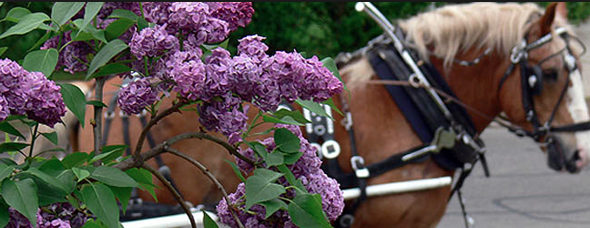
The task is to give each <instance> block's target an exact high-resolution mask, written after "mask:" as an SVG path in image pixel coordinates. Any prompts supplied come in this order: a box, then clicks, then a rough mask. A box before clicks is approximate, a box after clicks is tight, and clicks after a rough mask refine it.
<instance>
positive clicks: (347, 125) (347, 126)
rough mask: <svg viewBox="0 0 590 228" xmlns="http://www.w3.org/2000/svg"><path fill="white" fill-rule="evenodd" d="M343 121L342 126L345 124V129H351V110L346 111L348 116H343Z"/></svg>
mask: <svg viewBox="0 0 590 228" xmlns="http://www.w3.org/2000/svg"><path fill="white" fill-rule="evenodd" d="M341 121H342V122H340V124H341V125H342V126H344V129H346V130H347V131H349V130H350V127H352V113H350V112H346V117H345V118H342V120H341Z"/></svg>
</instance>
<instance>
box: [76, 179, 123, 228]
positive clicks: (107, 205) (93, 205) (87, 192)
mask: <svg viewBox="0 0 590 228" xmlns="http://www.w3.org/2000/svg"><path fill="white" fill-rule="evenodd" d="M81 193H82V198H83V200H84V204H86V206H87V207H88V209H89V210H90V212H92V214H94V215H96V217H97V218H98V219H100V221H102V222H104V223H105V225H107V227H119V206H117V200H116V199H115V195H114V194H113V192H112V191H111V190H110V189H109V188H108V187H107V186H105V185H103V184H100V183H96V184H90V185H87V186H85V187H84V188H82V191H81Z"/></svg>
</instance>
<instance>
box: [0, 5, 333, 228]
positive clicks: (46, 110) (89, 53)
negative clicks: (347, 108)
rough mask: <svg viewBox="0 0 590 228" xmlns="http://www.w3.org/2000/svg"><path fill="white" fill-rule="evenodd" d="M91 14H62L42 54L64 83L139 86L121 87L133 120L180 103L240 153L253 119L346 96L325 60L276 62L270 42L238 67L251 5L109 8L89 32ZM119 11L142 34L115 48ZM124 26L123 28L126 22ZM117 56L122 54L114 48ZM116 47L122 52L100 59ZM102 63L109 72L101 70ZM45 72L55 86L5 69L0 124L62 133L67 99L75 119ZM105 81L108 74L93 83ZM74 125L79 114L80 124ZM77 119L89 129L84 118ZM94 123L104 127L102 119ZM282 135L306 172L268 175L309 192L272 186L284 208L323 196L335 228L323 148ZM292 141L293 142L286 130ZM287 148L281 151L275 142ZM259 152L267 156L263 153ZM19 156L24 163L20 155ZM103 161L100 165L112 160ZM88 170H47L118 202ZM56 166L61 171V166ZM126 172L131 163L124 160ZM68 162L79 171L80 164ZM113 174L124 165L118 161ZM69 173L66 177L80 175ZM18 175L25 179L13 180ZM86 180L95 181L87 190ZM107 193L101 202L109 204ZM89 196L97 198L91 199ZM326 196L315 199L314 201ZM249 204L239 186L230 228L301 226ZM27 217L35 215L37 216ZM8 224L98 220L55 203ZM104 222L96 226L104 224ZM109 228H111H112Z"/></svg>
mask: <svg viewBox="0 0 590 228" xmlns="http://www.w3.org/2000/svg"><path fill="white" fill-rule="evenodd" d="M90 6H91V5H90V3H87V4H85V5H84V7H82V6H81V5H80V4H77V5H65V3H64V5H62V6H61V7H63V9H61V10H62V12H66V11H67V12H68V13H70V12H69V11H70V10H71V9H73V8H74V7H77V8H78V9H79V8H80V7H82V9H81V10H80V11H79V12H78V13H77V14H76V13H74V12H71V14H69V15H70V16H71V15H74V16H71V17H70V18H66V19H64V20H59V19H57V20H55V18H53V17H54V14H53V12H52V18H51V19H52V20H51V22H50V23H52V24H49V25H48V26H46V27H49V26H53V27H57V28H58V29H55V31H53V32H52V33H48V34H47V35H55V36H53V37H47V38H49V39H47V40H46V42H45V43H43V44H42V45H41V47H40V49H41V50H45V51H44V52H42V53H44V54H46V56H49V57H47V58H50V57H51V56H50V55H51V54H52V53H55V52H56V51H57V53H58V55H57V56H55V57H54V58H53V59H52V60H55V61H54V62H52V64H53V63H55V62H57V63H56V64H55V71H64V72H68V73H71V74H84V73H86V78H87V79H90V78H93V77H97V78H98V80H103V79H105V78H106V77H104V75H106V74H107V73H104V71H107V72H109V71H108V70H113V68H115V70H114V71H116V73H112V74H116V75H118V76H121V77H125V78H126V79H128V80H130V82H129V83H127V84H125V85H122V86H121V89H120V90H119V92H118V96H117V105H118V106H119V107H120V108H121V110H122V111H123V112H124V113H126V114H128V115H131V114H138V113H141V112H142V111H143V110H144V109H148V110H150V111H152V113H151V114H155V113H156V112H158V111H159V110H157V109H158V108H159V106H158V105H155V103H156V102H158V101H159V99H160V98H161V97H163V96H171V95H172V96H174V97H173V98H174V99H175V101H174V102H176V103H175V104H180V105H185V106H192V107H193V108H194V110H195V111H196V112H197V113H198V116H199V117H198V121H199V123H200V124H201V126H203V128H204V129H205V130H207V131H210V132H219V133H221V134H223V135H224V136H225V137H226V138H227V142H228V143H229V144H231V145H232V146H234V147H235V148H239V146H240V145H248V144H249V143H252V142H249V141H248V140H247V138H248V136H250V135H249V133H250V130H251V127H252V125H254V124H256V123H249V121H251V120H249V119H248V115H247V114H248V111H253V110H254V111H256V110H260V111H259V113H258V114H259V115H274V114H273V113H274V112H275V111H276V109H277V107H278V106H279V104H280V103H281V102H283V101H286V102H289V103H292V102H295V101H297V100H312V101H315V102H323V101H326V100H328V99H330V98H331V97H332V96H334V95H335V94H337V93H340V92H341V91H342V89H343V88H342V87H343V85H342V82H341V81H340V80H339V79H338V78H336V77H335V76H334V75H332V73H331V72H330V70H328V69H327V68H326V67H325V66H324V65H323V63H322V61H320V60H319V59H318V58H317V57H316V56H313V57H311V58H305V57H304V56H302V55H301V54H300V53H298V52H297V51H295V50H293V51H292V52H287V51H277V52H275V53H274V54H272V53H267V51H268V50H269V47H268V46H267V44H265V43H264V40H265V37H263V36H258V35H250V36H246V37H243V38H241V39H239V40H238V41H239V45H238V47H237V53H235V55H232V53H230V51H228V50H227V48H226V47H225V46H226V45H227V42H225V41H226V40H227V38H228V36H229V34H230V33H231V32H233V31H236V30H237V29H238V28H240V27H245V26H247V25H248V24H249V23H250V21H251V20H252V15H253V14H254V9H253V8H252V3H249V2H247V3H245V2H207V3H203V2H147V3H142V4H140V3H137V2H130V3H127V2H106V3H104V5H102V8H100V10H99V11H98V13H97V14H96V16H95V17H94V18H92V20H90V21H89V20H88V18H86V17H85V16H87V15H85V12H86V10H89V9H91V7H90ZM98 6H100V4H99V5H98ZM85 7H88V8H85ZM93 7H97V5H93ZM56 8H59V7H56ZM95 9H97V8H95ZM116 10H119V11H117V12H118V13H119V16H117V17H123V18H126V17H129V18H131V19H129V18H127V19H129V20H127V21H134V23H133V24H131V25H130V27H129V28H128V27H124V28H125V29H127V28H128V29H127V30H125V31H123V30H121V31H115V32H114V33H116V34H117V35H118V37H108V36H112V34H113V33H112V32H113V30H112V29H115V30H116V29H118V27H117V26H123V25H121V24H118V23H114V22H115V21H118V20H120V19H118V18H117V17H114V16H113V15H112V14H113V13H114V12H115V11H116ZM121 10H127V11H121ZM83 12H84V13H83ZM95 12H96V11H95ZM55 15H58V14H57V13H56V14H55ZM136 16H137V17H136ZM143 19H145V21H147V22H149V23H145V21H142V20H143ZM74 20H79V21H77V22H80V20H82V21H84V20H85V21H86V22H88V23H87V24H88V25H87V26H91V27H93V28H92V29H90V30H88V31H86V30H84V31H79V30H81V29H82V28H81V27H78V26H80V25H79V24H78V23H77V22H76V23H72V22H71V21H74ZM41 22H42V23H44V22H45V21H41ZM119 22H125V20H122V21H119ZM53 23H55V24H53ZM44 25H47V24H44ZM39 28H41V29H43V28H44V27H43V26H40V27H39ZM87 28H89V27H87ZM95 30H98V31H99V33H94V32H92V31H95ZM86 32H88V33H86ZM80 34H83V35H84V36H86V37H84V36H82V38H81V37H80V36H78V35H80ZM119 34H121V35H119ZM88 36H91V38H88ZM104 36H107V37H106V38H105V37H104ZM111 44H113V46H109V45H111ZM123 44H124V45H123ZM117 45H118V46H117ZM107 47H109V48H112V49H110V50H107V51H105V52H101V51H103V50H106V49H107ZM114 47H116V48H114ZM127 48H128V49H127ZM109 51H110V52H112V53H109ZM115 52H116V53H115ZM113 53H114V54H113ZM101 58H103V59H101ZM97 59H99V61H97ZM97 62H99V63H98V64H97ZM100 64H102V65H100ZM97 65H98V66H97ZM24 66H27V64H24ZM109 67H112V68H109ZM47 68H51V69H50V70H53V68H54V67H53V65H51V66H50V67H47ZM121 68H123V70H121ZM27 69H37V68H28V66H27ZM105 69H106V70H105ZM42 71H43V72H45V73H46V74H48V75H44V74H43V73H41V72H29V71H27V70H25V69H23V67H21V66H20V65H19V64H18V63H17V62H15V61H12V60H9V59H4V60H0V121H4V120H5V119H7V118H8V117H9V116H10V115H23V116H25V117H26V118H28V119H30V120H35V121H37V122H38V123H42V124H45V125H48V126H49V127H54V126H55V125H56V124H58V123H60V122H61V117H63V116H64V115H65V112H66V106H65V104H64V97H66V98H70V99H65V100H66V101H69V102H68V107H69V108H71V107H70V104H71V103H70V102H72V101H71V100H72V97H71V96H73V95H70V97H67V95H66V94H68V93H70V92H72V91H67V92H64V95H63V96H64V97H62V94H61V90H62V89H66V90H67V89H68V88H65V87H60V86H58V85H57V84H56V83H55V82H54V81H52V80H51V79H48V78H47V77H46V76H49V77H51V76H52V75H51V71H50V72H47V70H46V69H43V70H42ZM90 71H92V72H90ZM96 72H100V73H101V74H94V73H96ZM102 73H104V74H102ZM109 73H110V72H109ZM80 94H81V93H80ZM80 96H82V95H80ZM97 98H99V97H97ZM80 100H82V102H81V107H86V105H87V104H90V105H94V106H95V108H96V109H95V110H100V108H99V106H101V105H100V102H101V100H100V98H99V99H97V100H96V101H93V102H92V103H91V102H88V103H86V100H84V99H80ZM78 105H80V104H78ZM175 107H178V106H175ZM169 110H172V109H169ZM181 110H184V109H181ZM173 111H177V110H173ZM164 113H165V112H164ZM99 114H101V113H100V112H97V115H99ZM75 115H77V114H76V113H75ZM82 116H83V115H82ZM265 117H266V116H265ZM77 118H80V119H82V117H78V115H77ZM94 118H99V117H96V116H95V117H94ZM156 119H157V118H156ZM263 121H264V122H269V121H268V120H267V119H266V118H263ZM91 123H93V122H91ZM93 127H95V129H101V126H100V124H99V121H97V122H94V123H93ZM276 128H279V129H280V128H284V129H288V131H290V132H292V133H293V134H289V135H288V136H287V137H291V139H295V140H297V139H299V142H300V143H299V145H298V146H299V147H298V148H299V149H298V150H297V151H296V150H295V149H294V150H293V151H292V152H293V153H294V154H295V155H296V156H298V155H301V156H300V157H298V160H297V161H295V160H294V159H293V160H292V162H291V163H288V164H289V165H286V166H287V167H288V169H289V170H290V171H289V172H285V171H284V170H283V171H281V170H279V169H278V168H276V166H273V167H271V168H269V169H272V170H273V171H269V172H285V173H283V174H286V173H290V174H291V173H292V174H293V176H294V177H295V178H296V179H297V180H298V181H300V182H297V184H294V183H292V180H291V179H289V181H291V182H289V181H287V178H286V177H281V178H278V179H273V180H272V183H273V184H275V185H280V186H281V188H283V187H284V188H283V189H286V190H284V191H282V192H281V194H282V195H281V197H283V198H280V199H279V198H277V199H279V200H284V199H286V202H287V201H289V199H291V200H293V199H295V197H298V196H301V195H304V196H309V195H311V194H317V195H319V196H321V199H322V200H321V209H322V210H323V212H324V213H325V214H326V216H327V220H329V221H334V220H335V219H336V218H337V217H338V216H339V215H340V213H342V210H343V207H344V202H343V198H342V192H341V191H340V189H339V184H338V183H337V182H336V181H335V180H334V179H332V178H330V177H328V176H327V175H326V174H325V173H324V172H323V171H322V170H321V168H320V165H321V160H320V159H319V158H318V157H317V151H316V148H315V147H313V146H311V145H310V143H309V142H308V141H307V140H306V139H305V138H304V137H303V135H302V133H301V130H300V129H299V128H298V127H297V126H294V125H284V124H278V125H276ZM282 131H285V132H286V130H282ZM99 132H100V130H99ZM34 134H36V135H34V136H33V140H31V143H33V142H34V138H36V137H38V136H40V134H37V132H36V130H35V133H34ZM97 135H100V134H97ZM44 136H45V135H44ZM46 137H48V136H46ZM140 141H141V140H140ZM279 141H280V140H279V139H277V142H279ZM259 142H260V143H261V144H262V145H263V146H264V148H265V149H266V150H267V151H268V152H272V151H275V150H276V151H278V149H280V148H281V145H280V144H279V145H278V146H277V145H276V143H275V139H274V138H272V137H269V138H266V139H263V140H260V141H259ZM242 143H243V144H242ZM15 145H17V146H19V145H21V144H15ZM22 145H24V144H22ZM139 145H141V144H139ZM25 146H26V145H25ZM277 147H278V148H277ZM31 148H32V146H31ZM99 150H100V149H99V147H98V146H96V147H95V151H97V152H98V151H99ZM138 150H139V149H138ZM32 151H33V150H32V149H31V152H30V154H29V156H33V155H32ZM238 151H239V153H241V154H242V155H244V156H245V157H247V158H250V159H252V160H254V161H256V162H258V163H259V164H262V165H264V162H265V160H264V159H262V158H260V157H258V156H257V155H256V153H255V152H254V151H253V150H252V149H249V148H248V149H245V148H242V149H239V150H238ZM139 152H142V151H139ZM234 152H235V151H234ZM257 152H260V151H258V150H257ZM21 153H22V154H24V153H23V152H22V151H21ZM281 153H282V152H281ZM279 155H280V156H285V157H284V158H287V157H288V156H289V155H286V154H279ZM25 156H26V155H25ZM97 156H100V155H97ZM94 158H95V159H97V160H101V159H103V158H106V157H102V158H96V157H94ZM27 159H28V157H27ZM73 159H76V158H73ZM90 159H92V157H89V158H88V159H87V160H81V161H76V165H73V166H75V167H67V168H66V167H65V166H66V165H65V164H64V166H63V167H61V166H60V165H55V164H56V163H48V164H52V166H51V167H50V168H48V167H49V165H48V166H46V167H44V169H62V168H63V170H50V171H56V172H57V171H59V172H61V173H64V172H62V171H68V172H69V171H70V169H72V171H71V173H75V175H70V176H68V175H65V174H64V176H60V178H62V179H63V180H62V179H60V181H64V182H68V181H70V182H72V183H77V184H76V185H75V186H76V188H78V189H80V190H85V189H88V188H85V187H84V186H86V185H88V184H89V183H91V185H93V189H100V188H101V187H98V186H102V187H104V189H102V190H101V191H105V192H109V191H112V190H110V189H109V188H108V187H106V186H105V185H104V183H101V182H102V181H100V180H99V179H96V178H94V177H93V176H92V175H90V174H89V175H90V176H86V177H81V176H80V175H79V174H80V173H76V172H75V171H74V170H73V169H74V168H78V169H79V170H89V171H91V172H94V171H95V170H97V169H94V168H88V169H86V168H87V167H88V166H91V164H90V163H93V162H92V161H91V160H90ZM55 160H58V159H57V158H55ZM58 161H59V160H58ZM103 161H104V160H103ZM123 161H128V160H124V159H123ZM35 162H37V161H35ZM60 162H61V161H60ZM69 162H71V163H74V162H72V161H71V160H70V161H69ZM112 162H114V163H118V162H119V161H112ZM71 163H69V164H68V166H69V165H72V164H71ZM78 163H80V164H78ZM85 163H87V164H85ZM237 163H238V166H239V167H240V169H242V170H243V171H245V172H247V173H250V172H253V170H256V169H257V167H255V166H252V165H251V164H249V163H246V162H244V161H242V160H240V159H237ZM40 164H41V163H38V164H35V166H33V165H31V167H34V168H36V167H42V165H40ZM119 164H120V163H119ZM285 164H286V162H283V163H282V165H285ZM53 165H55V167H53ZM56 167H57V168H56ZM281 167H282V166H281ZM19 169H20V168H19ZM26 169H29V167H25V168H24V170H22V171H28V170H26ZM39 169H41V168H39ZM18 172H21V170H18V171H16V172H15V173H18ZM41 172H45V171H41ZM71 173H70V174H71ZM255 173H256V172H255ZM15 177H17V176H16V175H12V174H11V175H10V176H9V177H7V178H8V179H10V181H13V183H14V184H17V183H18V184H21V185H22V186H24V187H27V186H30V184H31V183H37V182H36V181H39V180H34V181H32V180H28V181H29V183H24V182H20V181H21V180H19V178H15ZM68 178H71V179H68ZM85 178H94V180H93V181H81V180H83V179H85ZM113 178H116V177H113ZM130 178H131V177H130ZM253 179H255V178H253ZM76 180H77V181H76ZM249 180H252V179H249ZM43 181H45V180H43ZM86 182H88V183H86ZM9 183H10V182H9ZM299 183H301V184H303V186H301V184H299ZM149 184H151V183H149ZM293 185H297V186H293ZM130 186H133V185H130ZM130 186H124V187H130ZM117 187H120V186H117ZM32 188H33V189H31V191H37V189H36V188H34V187H32ZM293 188H297V189H299V190H303V188H305V189H304V190H305V191H299V192H297V191H295V190H294V189H293ZM73 189H75V188H74V187H72V188H71V189H69V190H68V191H69V192H67V194H66V193H63V194H64V195H71V194H73V193H72V191H73ZM3 190H4V189H3ZM64 191H65V189H64ZM249 191H250V190H249ZM98 192H99V191H97V193H96V194H99V193H98ZM85 193H86V194H88V191H86V192H85ZM56 194H58V193H56ZM59 194H62V193H59ZM82 194H84V193H82ZM100 194H103V192H100ZM250 194H252V193H250ZM64 195H60V196H55V198H54V199H59V200H63V199H62V198H60V197H63V198H65V197H66V196H64ZM317 195H313V197H316V196H317ZM245 197H247V193H246V185H245V184H244V183H241V184H240V185H238V189H237V190H236V192H234V193H232V194H230V195H229V202H226V201H225V200H222V201H220V202H219V205H218V206H217V210H218V213H219V216H220V219H221V221H222V222H225V223H227V224H229V225H230V226H232V227H236V226H238V221H235V220H234V219H233V217H231V215H230V210H236V209H237V212H238V217H239V221H240V222H241V223H243V224H245V225H246V227H278V226H280V227H297V226H296V223H297V224H299V223H298V221H297V219H296V218H295V217H296V216H295V215H293V214H290V213H297V212H292V211H288V210H287V209H286V208H283V209H282V210H278V211H276V212H274V213H273V214H272V215H270V214H269V216H270V217H269V218H268V219H265V216H266V215H265V213H266V209H265V207H264V206H262V204H261V203H263V201H261V202H255V203H253V204H252V205H253V206H252V207H249V208H248V209H247V210H246V208H245V206H244V204H245V200H246V199H245ZM74 198H79V197H78V196H76V197H74ZM82 198H83V199H81V200H80V199H77V200H80V202H77V203H80V205H83V206H86V207H87V208H89V210H90V211H92V207H93V205H91V202H84V200H87V199H86V198H87V196H86V195H85V196H84V197H82ZM54 199H51V200H54ZM44 200H45V199H44ZM53 202H55V201H53ZM314 202H316V203H317V204H316V206H317V208H318V209H317V210H319V201H314ZM47 204H49V203H47ZM100 206H102V205H100ZM17 208H18V207H17ZM81 208H85V207H81ZM101 208H102V207H101ZM20 212H22V213H25V214H26V213H34V211H33V212H30V211H20ZM8 213H9V216H10V221H9V224H8V227H34V226H35V225H36V226H37V227H43V228H50V227H51V228H58V227H59V228H65V227H82V226H83V225H84V223H86V221H87V220H88V216H87V213H89V212H81V211H80V208H74V207H73V206H72V205H70V204H67V203H54V204H50V205H48V206H42V207H40V209H39V210H38V212H37V214H36V216H37V224H30V223H29V221H28V219H27V218H26V217H32V216H34V214H32V215H27V216H23V215H22V214H21V213H19V211H16V210H15V209H14V208H10V209H9V211H8ZM99 214H100V213H99ZM99 214H97V216H104V215H99ZM109 215H113V214H109ZM291 216H293V218H291ZM97 219H98V220H99V221H101V222H102V223H105V225H107V226H108V227H113V226H115V225H117V223H116V222H117V221H115V220H114V219H102V220H101V218H100V217H99V218H97ZM109 222H111V224H106V223H109ZM299 222H300V221H299ZM320 222H321V221H320ZM324 222H327V221H324Z"/></svg>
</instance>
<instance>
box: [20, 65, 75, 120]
mask: <svg viewBox="0 0 590 228" xmlns="http://www.w3.org/2000/svg"><path fill="white" fill-rule="evenodd" d="M23 87H24V88H26V90H25V91H26V97H27V101H26V102H25V105H24V109H25V112H26V114H27V117H28V118H29V119H32V120H35V121H38V122H40V123H43V124H45V125H47V126H49V127H53V126H54V125H55V124H56V123H58V122H61V117H62V116H64V115H65V114H66V106H65V104H64V102H63V98H62V96H61V93H60V87H59V86H57V85H56V84H55V82H54V81H51V80H49V79H47V78H46V77H45V75H43V73H41V72H31V73H29V74H28V75H27V77H26V78H25V80H24V82H23Z"/></svg>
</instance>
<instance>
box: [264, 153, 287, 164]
mask: <svg viewBox="0 0 590 228" xmlns="http://www.w3.org/2000/svg"><path fill="white" fill-rule="evenodd" d="M264 162H266V165H267V167H270V166H277V165H280V164H283V154H282V153H281V152H279V151H274V152H272V153H270V154H268V155H267V156H266V158H265V159H264Z"/></svg>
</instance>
